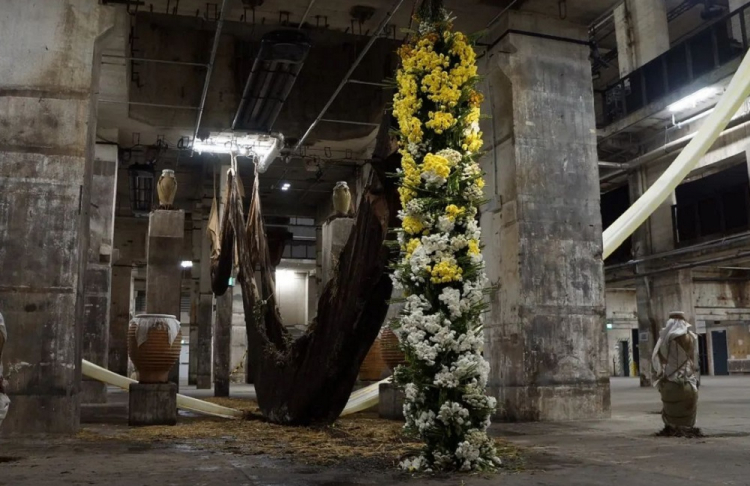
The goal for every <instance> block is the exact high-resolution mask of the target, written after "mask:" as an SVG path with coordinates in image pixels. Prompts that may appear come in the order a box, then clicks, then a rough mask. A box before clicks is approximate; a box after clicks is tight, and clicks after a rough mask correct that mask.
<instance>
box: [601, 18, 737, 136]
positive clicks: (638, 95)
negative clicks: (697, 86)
mask: <svg viewBox="0 0 750 486" xmlns="http://www.w3.org/2000/svg"><path fill="white" fill-rule="evenodd" d="M748 14H750V4H747V5H745V6H743V7H740V8H739V9H737V10H735V11H734V12H732V13H730V14H728V15H726V16H725V17H723V18H721V19H720V20H717V21H716V22H714V23H712V24H711V25H709V26H708V27H706V28H705V29H703V30H700V31H698V32H697V33H696V34H695V35H692V36H690V37H689V38H688V39H686V40H684V41H682V42H680V43H678V44H676V45H675V46H674V47H672V48H671V49H669V50H668V51H667V52H665V53H664V54H662V55H661V56H659V57H657V58H655V59H653V60H652V61H650V62H648V63H646V64H644V65H643V66H641V67H640V68H638V69H636V70H635V71H633V72H632V73H630V74H628V75H627V76H625V77H623V78H621V79H620V80H618V81H617V82H616V83H614V84H612V85H610V86H609V87H608V88H606V89H605V90H604V91H601V92H598V94H599V95H600V96H602V100H601V101H602V108H603V109H602V111H601V113H600V116H599V119H598V120H597V126H599V127H604V126H607V125H609V124H611V123H613V122H616V121H618V120H621V119H623V118H625V117H626V116H627V115H629V114H630V113H633V112H635V111H637V110H639V109H641V108H643V107H645V106H648V105H649V104H651V103H653V102H655V101H657V100H659V99H661V98H663V97H664V96H666V95H668V94H669V93H671V92H673V91H675V90H678V89H680V88H683V87H685V86H687V85H689V84H690V83H692V82H693V81H694V80H696V79H698V78H699V77H701V76H703V75H704V74H707V73H709V72H711V71H713V70H715V69H717V68H719V67H721V66H723V65H725V64H728V63H729V62H731V61H733V60H735V59H737V58H739V57H741V56H742V55H743V54H744V52H745V51H746V50H747V49H748V47H749V44H748V38H749V37H750V22H748V21H747V19H746V16H750V15H748Z"/></svg>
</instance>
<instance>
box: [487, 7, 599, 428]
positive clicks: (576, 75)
mask: <svg viewBox="0 0 750 486" xmlns="http://www.w3.org/2000/svg"><path fill="white" fill-rule="evenodd" d="M509 31H510V32H509ZM514 31H515V32H516V33H514ZM518 31H521V32H538V33H540V34H545V35H546V36H548V37H544V38H542V37H533V36H529V35H523V34H521V33H518ZM494 34H495V35H493V38H500V37H501V36H502V35H503V34H507V35H506V36H505V37H504V39H503V41H502V42H500V44H498V46H497V47H496V48H494V49H492V50H491V51H490V52H489V55H488V56H487V59H488V60H487V66H486V71H487V72H486V73H485V76H486V77H487V80H488V82H489V85H490V88H489V91H490V92H489V93H485V99H486V100H487V103H486V104H485V107H484V110H485V113H487V114H489V115H491V116H492V118H493V119H494V124H493V123H492V122H486V123H485V125H484V126H483V131H484V133H485V134H494V137H493V138H492V139H494V143H491V144H488V145H485V149H486V150H489V151H490V152H489V153H488V154H487V155H486V156H485V157H484V159H483V160H482V164H483V168H484V170H485V172H486V173H487V174H488V176H487V178H486V180H487V187H486V188H485V196H486V197H487V198H489V199H490V202H489V203H488V204H487V206H486V207H484V208H483V210H482V220H481V225H482V237H483V243H484V244H485V245H486V247H485V250H484V257H485V260H486V262H487V274H488V277H489V278H490V280H491V284H493V285H497V286H498V291H497V292H495V293H493V294H492V296H491V298H490V306H491V308H490V312H489V313H488V315H487V317H486V323H485V338H486V346H485V356H486V357H487V359H488V360H489V363H490V366H491V372H490V381H489V387H488V391H489V393H490V394H492V395H494V396H495V397H497V398H498V412H497V414H498V416H499V417H500V418H503V419H507V420H513V421H517V420H574V419H591V418H598V417H607V416H609V412H610V398H609V372H608V366H607V364H608V357H607V339H606V334H605V305H604V275H603V269H602V259H601V255H602V227H601V213H600V202H599V179H598V174H599V172H598V167H597V162H598V157H597V152H596V126H595V119H594V99H593V92H592V82H591V64H590V62H589V49H588V47H587V46H584V45H579V44H574V43H571V42H566V41H561V40H554V39H553V38H552V37H549V36H554V37H556V38H558V39H578V40H580V41H582V42H584V41H586V40H587V39H588V34H587V30H586V28H584V27H582V26H578V25H573V24H568V23H565V22H563V21H557V20H554V19H551V18H549V17H543V16H539V15H532V14H528V13H522V12H508V14H507V15H506V16H505V17H504V18H503V20H502V21H501V22H500V25H499V27H498V31H497V32H495V33H494Z"/></svg>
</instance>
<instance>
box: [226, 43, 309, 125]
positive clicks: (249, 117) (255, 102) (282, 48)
mask: <svg viewBox="0 0 750 486" xmlns="http://www.w3.org/2000/svg"><path fill="white" fill-rule="evenodd" d="M310 46H311V44H310V40H309V38H308V37H307V35H305V34H304V33H303V32H300V31H298V30H276V31H273V32H269V33H268V34H266V35H265V36H263V39H262V41H261V44H260V50H259V51H258V56H257V57H256V58H255V62H254V63H253V68H252V70H251V71H250V76H249V77H248V78H247V83H246V84H245V90H244V91H243V93H242V100H241V101H240V106H239V108H237V114H236V115H235V116H234V121H233V122H232V129H234V130H251V131H257V132H270V131H271V128H272V127H273V124H274V122H275V121H276V118H277V117H278V116H279V113H280V112H281V108H282V106H284V102H285V101H286V99H287V97H288V96H289V92H290V91H291V90H292V87H293V86H294V82H295V81H296V80H297V75H298V74H299V72H300V70H302V65H303V64H304V62H305V58H307V54H308V52H310Z"/></svg>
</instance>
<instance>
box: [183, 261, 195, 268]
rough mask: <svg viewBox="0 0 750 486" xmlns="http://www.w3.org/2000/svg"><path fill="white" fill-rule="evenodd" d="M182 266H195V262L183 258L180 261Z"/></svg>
mask: <svg viewBox="0 0 750 486" xmlns="http://www.w3.org/2000/svg"><path fill="white" fill-rule="evenodd" d="M180 266H181V267H182V268H193V262H192V261H191V260H183V261H181V262H180Z"/></svg>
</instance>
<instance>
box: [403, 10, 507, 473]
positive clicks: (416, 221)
mask: <svg viewBox="0 0 750 486" xmlns="http://www.w3.org/2000/svg"><path fill="white" fill-rule="evenodd" d="M417 20H418V21H419V22H420V23H419V32H418V33H415V34H414V35H413V36H412V38H411V39H410V40H409V41H408V42H407V43H406V44H405V45H404V46H403V47H402V48H401V50H400V52H399V55H400V57H401V61H402V66H401V68H400V69H399V71H398V73H397V78H396V81H397V83H398V93H397V94H396V96H395V98H394V113H395V116H396V117H397V120H398V124H399V129H400V141H401V151H400V153H401V156H402V169H401V171H400V176H401V186H400V189H399V192H400V195H401V203H402V207H403V210H402V212H401V214H400V218H401V220H402V226H401V229H400V232H399V242H400V245H401V257H400V261H399V262H398V264H397V265H396V269H395V271H394V281H395V282H396V285H397V286H398V287H402V288H403V289H404V293H405V295H406V302H405V306H404V311H403V313H402V315H401V316H400V317H399V319H397V321H396V322H394V325H393V327H394V331H395V332H396V334H397V335H398V337H399V340H400V341H401V346H402V348H403V350H404V352H405V354H406V357H407V365H406V366H401V367H399V368H398V369H397V370H396V373H395V381H396V384H397V385H398V386H399V387H401V388H402V389H403V390H404V393H405V404H404V415H405V416H406V426H405V427H406V429H407V431H408V432H410V433H413V434H415V435H417V436H419V437H420V438H421V439H422V440H423V441H424V442H425V447H424V450H423V452H422V454H421V456H419V457H416V458H413V459H409V460H406V461H404V463H403V464H402V466H403V467H404V468H406V469H409V470H461V471H472V470H487V469H494V468H495V467H496V466H497V465H498V464H499V459H498V458H497V457H496V453H495V448H494V443H493V441H492V440H491V439H489V438H488V437H487V433H486V430H487V427H488V426H489V424H490V415H491V414H492V412H493V411H494V409H495V406H496V402H495V399H494V398H492V397H488V396H487V395H486V394H485V388H486V385H487V375H488V371H489V365H488V363H487V362H486V361H485V360H484V358H483V357H482V346H483V343H484V337H483V333H482V313H483V311H484V309H485V304H484V301H483V293H484V289H485V287H486V285H487V279H486V277H485V275H484V264H483V262H482V255H481V252H480V242H479V237H480V231H479V227H478V224H477V221H476V216H477V208H478V206H479V204H480V203H481V200H482V187H483V186H484V181H483V178H482V177H483V174H482V172H481V170H480V169H479V166H478V165H477V157H478V154H479V150H480V149H481V147H482V134H481V132H480V131H479V116H480V114H479V105H480V103H481V102H482V99H483V98H482V95H481V94H480V93H479V92H477V91H476V90H475V85H476V83H477V67H476V63H475V61H476V56H475V53H474V50H473V48H472V46H471V42H470V41H469V39H468V38H467V37H466V36H465V35H463V34H461V33H458V32H456V33H454V32H452V25H451V22H450V20H449V19H448V17H447V15H446V12H445V11H444V10H443V9H442V8H441V7H440V6H439V2H435V1H429V0H428V1H426V2H425V3H424V4H423V6H422V9H421V10H420V15H419V18H418V19H417Z"/></svg>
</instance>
